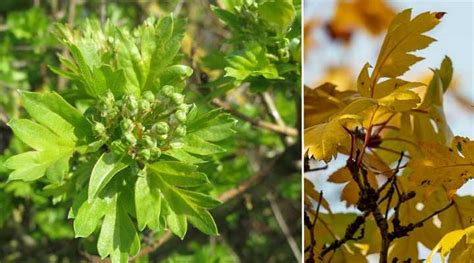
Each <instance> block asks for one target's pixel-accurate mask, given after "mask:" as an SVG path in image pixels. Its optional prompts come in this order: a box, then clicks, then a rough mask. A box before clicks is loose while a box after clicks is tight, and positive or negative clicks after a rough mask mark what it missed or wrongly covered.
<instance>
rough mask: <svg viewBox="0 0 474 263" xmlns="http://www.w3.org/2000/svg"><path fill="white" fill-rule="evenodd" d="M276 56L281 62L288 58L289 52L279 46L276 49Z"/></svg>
mask: <svg viewBox="0 0 474 263" xmlns="http://www.w3.org/2000/svg"><path fill="white" fill-rule="evenodd" d="M278 56H280V59H281V60H282V61H283V62H288V61H289V59H290V52H289V51H288V49H287V48H280V49H278Z"/></svg>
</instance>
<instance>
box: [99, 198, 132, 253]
mask: <svg viewBox="0 0 474 263" xmlns="http://www.w3.org/2000/svg"><path fill="white" fill-rule="evenodd" d="M114 199H117V197H114ZM119 199H120V198H119ZM119 201H120V200H118V201H117V200H115V201H114V202H113V203H112V204H111V205H110V207H109V208H108V209H107V210H106V212H105V217H104V221H103V222H102V228H101V231H100V234H99V239H98V241H97V251H98V252H99V255H100V256H101V257H102V258H105V257H107V256H108V255H111V259H112V262H127V261H128V256H129V255H132V256H133V255H136V254H137V253H138V251H139V250H140V239H139V237H138V234H137V231H136V229H135V226H134V225H133V222H132V220H131V219H130V217H129V216H128V215H127V213H126V212H125V211H123V209H122V207H121V206H120V205H119V204H120V202H119Z"/></svg>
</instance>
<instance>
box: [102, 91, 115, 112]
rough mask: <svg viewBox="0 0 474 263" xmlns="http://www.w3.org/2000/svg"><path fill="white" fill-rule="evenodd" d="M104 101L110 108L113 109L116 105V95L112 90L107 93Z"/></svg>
mask: <svg viewBox="0 0 474 263" xmlns="http://www.w3.org/2000/svg"><path fill="white" fill-rule="evenodd" d="M103 100H104V103H105V105H106V106H107V107H108V108H112V107H113V106H114V105H115V98H114V94H112V92H111V91H110V90H109V91H107V92H106V93H105V95H104V97H103Z"/></svg>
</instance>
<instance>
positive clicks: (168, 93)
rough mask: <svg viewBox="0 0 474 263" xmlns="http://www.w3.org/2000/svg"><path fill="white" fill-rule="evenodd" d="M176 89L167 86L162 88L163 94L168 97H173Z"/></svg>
mask: <svg viewBox="0 0 474 263" xmlns="http://www.w3.org/2000/svg"><path fill="white" fill-rule="evenodd" d="M173 91H174V88H173V86H170V85H166V86H163V87H162V88H161V93H163V95H165V96H166V97H171V96H172V95H173Z"/></svg>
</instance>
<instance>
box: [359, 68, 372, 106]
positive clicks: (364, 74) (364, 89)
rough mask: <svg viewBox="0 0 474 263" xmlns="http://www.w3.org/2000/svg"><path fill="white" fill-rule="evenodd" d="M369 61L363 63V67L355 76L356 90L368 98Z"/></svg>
mask: <svg viewBox="0 0 474 263" xmlns="http://www.w3.org/2000/svg"><path fill="white" fill-rule="evenodd" d="M369 67H370V64H369V63H365V65H364V67H363V68H362V70H361V71H360V73H359V77H358V78H357V91H359V93H360V95H362V96H363V97H367V98H370V97H371V96H370V76H369Z"/></svg>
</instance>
